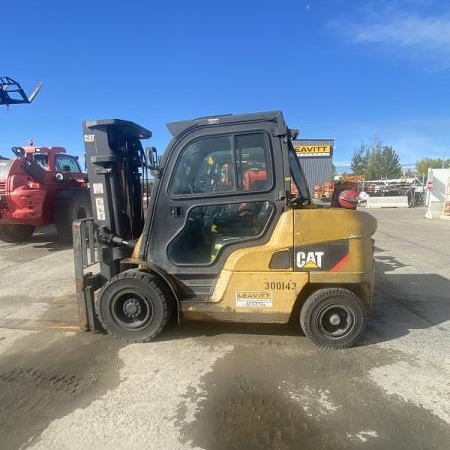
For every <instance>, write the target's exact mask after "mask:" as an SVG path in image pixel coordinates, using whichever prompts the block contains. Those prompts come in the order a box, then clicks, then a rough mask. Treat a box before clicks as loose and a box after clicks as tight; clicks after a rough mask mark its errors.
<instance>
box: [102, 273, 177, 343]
mask: <svg viewBox="0 0 450 450" xmlns="http://www.w3.org/2000/svg"><path fill="white" fill-rule="evenodd" d="M170 302H171V299H170V298H168V296H167V294H165V290H164V289H161V287H160V286H159V285H158V280H157V278H156V277H154V276H153V275H151V274H149V273H146V272H142V271H139V270H135V269H132V270H127V271H125V272H122V273H120V274H119V275H117V276H116V277H114V278H112V279H111V280H110V281H109V282H108V283H107V284H106V285H105V286H104V288H103V289H102V291H101V294H100V305H99V309H100V322H101V323H102V326H103V328H105V330H106V331H108V332H109V333H111V334H112V335H113V336H115V337H117V338H119V339H122V340H125V341H128V342H148V341H150V340H152V339H153V338H154V337H156V336H157V335H158V334H159V333H160V332H161V331H162V330H163V328H164V327H165V325H166V324H167V322H168V320H169V313H170V310H171V308H170Z"/></svg>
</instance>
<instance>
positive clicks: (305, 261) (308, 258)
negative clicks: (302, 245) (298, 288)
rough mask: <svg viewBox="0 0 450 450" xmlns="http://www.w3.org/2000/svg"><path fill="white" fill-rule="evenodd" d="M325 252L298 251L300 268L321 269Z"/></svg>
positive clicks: (298, 265)
mask: <svg viewBox="0 0 450 450" xmlns="http://www.w3.org/2000/svg"><path fill="white" fill-rule="evenodd" d="M324 253H325V252H298V253H297V267H298V268H299V269H320V268H321V267H322V256H323V255H324Z"/></svg>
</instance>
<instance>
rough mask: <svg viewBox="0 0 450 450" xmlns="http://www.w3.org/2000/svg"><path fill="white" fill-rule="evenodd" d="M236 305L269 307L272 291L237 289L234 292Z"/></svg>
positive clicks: (241, 306) (242, 306)
mask: <svg viewBox="0 0 450 450" xmlns="http://www.w3.org/2000/svg"><path fill="white" fill-rule="evenodd" d="M236 306H238V307H240V308H267V307H269V308H271V307H272V293H271V292H253V291H238V292H236Z"/></svg>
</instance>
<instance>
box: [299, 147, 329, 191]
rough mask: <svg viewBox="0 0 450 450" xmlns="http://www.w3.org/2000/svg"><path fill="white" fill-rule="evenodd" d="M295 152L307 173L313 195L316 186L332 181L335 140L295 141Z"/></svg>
mask: <svg viewBox="0 0 450 450" xmlns="http://www.w3.org/2000/svg"><path fill="white" fill-rule="evenodd" d="M293 144H294V148H295V152H296V153H297V156H298V157H299V159H300V163H301V165H302V167H303V171H304V172H305V176H306V181H307V182H308V187H309V190H310V192H311V193H313V192H314V186H316V185H318V184H320V185H321V184H323V183H325V182H326V181H330V180H331V179H332V174H333V162H332V159H333V148H334V140H333V139H296V140H294V141H293Z"/></svg>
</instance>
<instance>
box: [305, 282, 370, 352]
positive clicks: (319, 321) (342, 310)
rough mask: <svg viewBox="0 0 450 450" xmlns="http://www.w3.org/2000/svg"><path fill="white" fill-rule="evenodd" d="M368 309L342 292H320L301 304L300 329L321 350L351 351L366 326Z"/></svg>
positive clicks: (358, 299) (330, 289)
mask: <svg viewBox="0 0 450 450" xmlns="http://www.w3.org/2000/svg"><path fill="white" fill-rule="evenodd" d="M367 313H368V310H367V306H366V305H365V303H364V302H363V301H362V300H361V299H360V298H359V297H358V296H357V295H356V294H354V293H353V292H351V291H349V290H347V289H343V288H327V289H319V290H318V291H316V292H314V293H313V294H312V295H311V296H310V297H309V298H308V299H307V300H306V302H305V303H304V305H303V307H302V309H301V312H300V325H301V327H302V330H303V332H304V333H305V334H306V336H308V337H309V339H311V341H313V342H314V343H315V344H316V345H317V346H319V347H321V348H346V347H351V346H352V345H354V344H355V343H356V341H357V340H358V339H359V338H360V337H361V335H362V333H363V332H364V329H365V327H366V323H367Z"/></svg>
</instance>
